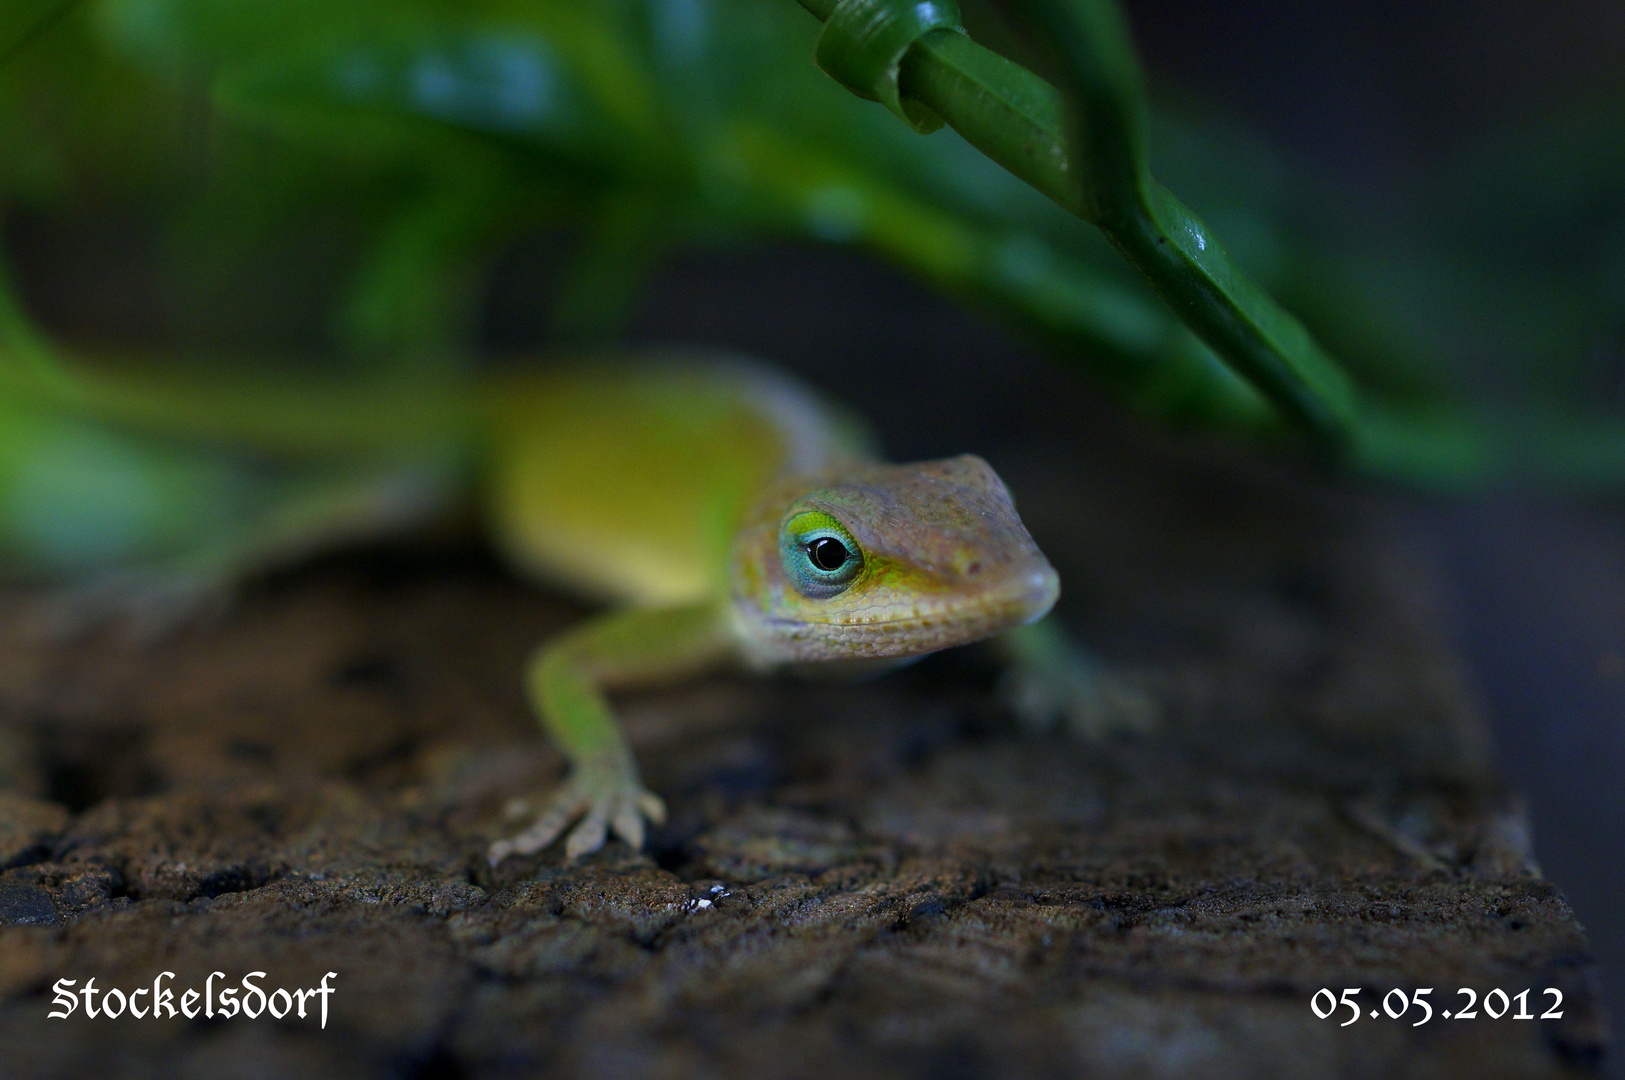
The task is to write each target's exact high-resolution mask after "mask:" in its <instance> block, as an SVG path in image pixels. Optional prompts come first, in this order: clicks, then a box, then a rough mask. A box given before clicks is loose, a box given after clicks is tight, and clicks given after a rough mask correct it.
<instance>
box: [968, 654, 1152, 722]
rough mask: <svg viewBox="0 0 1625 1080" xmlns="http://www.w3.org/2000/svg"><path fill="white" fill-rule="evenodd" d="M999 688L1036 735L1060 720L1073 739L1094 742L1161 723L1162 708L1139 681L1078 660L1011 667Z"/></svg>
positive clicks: (1094, 663) (1077, 657) (1073, 657)
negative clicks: (1117, 733) (1074, 737)
mask: <svg viewBox="0 0 1625 1080" xmlns="http://www.w3.org/2000/svg"><path fill="white" fill-rule="evenodd" d="M999 689H1000V692H1001V696H1003V697H1004V699H1005V701H1006V702H1007V703H1008V704H1009V705H1010V707H1011V708H1012V709H1013V710H1014V711H1015V713H1016V715H1017V716H1018V717H1019V718H1020V720H1021V722H1022V726H1023V727H1026V728H1028V729H1029V730H1031V731H1034V732H1039V733H1042V732H1045V731H1049V730H1051V729H1053V728H1054V727H1055V725H1056V723H1057V722H1059V721H1064V722H1065V723H1066V727H1067V730H1068V731H1070V732H1071V733H1072V734H1073V735H1075V736H1077V737H1078V738H1082V739H1090V740H1095V739H1101V738H1104V737H1106V736H1107V735H1110V734H1112V733H1113V732H1118V731H1131V732H1146V731H1149V730H1151V729H1152V728H1155V727H1156V726H1157V725H1158V723H1159V722H1160V721H1161V719H1162V708H1161V706H1160V705H1159V704H1158V703H1157V700H1156V698H1154V697H1153V696H1152V695H1151V694H1149V693H1147V692H1146V690H1145V689H1144V688H1142V687H1141V686H1139V685H1138V680H1134V679H1131V678H1128V677H1125V676H1124V675H1122V674H1120V673H1117V672H1113V671H1108V670H1106V669H1104V668H1103V667H1102V666H1101V665H1100V664H1098V663H1096V662H1093V661H1091V660H1088V659H1085V658H1084V657H1082V656H1076V655H1073V656H1068V657H1066V658H1065V659H1064V660H1062V661H1061V662H1059V663H1052V664H1046V665H1042V666H1019V667H1016V668H1013V669H1011V670H1010V671H1009V672H1007V673H1006V675H1005V678H1004V679H1003V681H1002V683H1001V685H1000V687H999Z"/></svg>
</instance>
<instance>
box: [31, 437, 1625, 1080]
mask: <svg viewBox="0 0 1625 1080" xmlns="http://www.w3.org/2000/svg"><path fill="white" fill-rule="evenodd" d="M1119 449H1121V450H1122V454H1121V455H1119V456H1117V457H1114V458H1112V459H1111V460H1109V461H1105V460H1102V459H1100V458H1097V457H1091V456H1089V455H1087V454H1084V453H1083V452H1081V451H1069V450H1063V449H1060V448H1058V447H1055V446H1035V447H1032V448H1030V450H1029V452H1028V453H1026V454H1024V455H1022V454H1013V455H1008V456H1007V458H1006V459H996V461H995V463H996V464H997V465H998V466H999V467H1000V469H1001V471H1002V472H1005V473H1007V474H1008V475H1010V476H1012V477H1013V480H1014V487H1015V489H1016V492H1017V495H1018V499H1019V500H1020V502H1021V505H1022V508H1023V512H1024V514H1025V515H1026V517H1027V518H1028V520H1029V522H1030V524H1031V525H1032V526H1033V531H1034V533H1035V535H1036V536H1037V537H1038V539H1039V540H1040V543H1041V544H1042V545H1043V546H1044V547H1045V549H1046V550H1047V551H1048V552H1050V553H1051V555H1052V557H1053V558H1054V561H1055V562H1056V563H1057V565H1058V568H1059V569H1060V570H1061V572H1062V576H1063V581H1064V582H1065V583H1066V589H1067V596H1066V598H1065V599H1064V601H1063V606H1064V609H1065V611H1066V613H1067V615H1068V617H1069V618H1070V620H1071V621H1072V622H1073V624H1074V625H1075V626H1077V627H1078V628H1079V630H1080V631H1081V632H1082V633H1083V634H1084V635H1085V636H1087V637H1088V638H1089V639H1090V640H1093V641H1094V642H1096V643H1097V644H1098V645H1099V647H1100V649H1101V650H1102V651H1103V652H1104V653H1105V654H1106V655H1107V656H1109V657H1110V658H1112V659H1113V661H1114V662H1116V663H1118V664H1119V665H1120V666H1121V667H1122V668H1123V670H1125V671H1127V672H1129V673H1130V674H1131V675H1133V676H1134V677H1137V678H1141V679H1143V680H1144V681H1145V682H1146V683H1147V685H1149V686H1151V687H1153V688H1154V689H1155V692H1156V693H1157V694H1158V696H1159V697H1160V698H1161V699H1162V700H1163V702H1164V703H1165V706H1166V709H1167V712H1168V717H1167V720H1166V722H1165V724H1164V725H1163V727H1162V728H1161V729H1160V730H1159V731H1157V732H1155V733H1152V734H1149V735H1144V736H1119V737H1116V738H1113V739H1110V740H1108V741H1106V742H1104V743H1100V744H1089V743H1082V742H1078V741H1075V740H1072V739H1069V738H1067V737H1065V736H1062V735H1053V736H1044V737H1029V736H1023V735H1022V734H1020V733H1019V732H1018V731H1017V730H1016V728H1015V725H1014V723H1013V722H1012V721H1011V719H1010V718H1009V717H1008V716H1007V715H1006V714H1005V713H1004V712H1003V710H1002V709H1001V708H1000V707H999V705H998V703H997V699H996V697H995V695H994V694H993V692H992V684H993V679H994V673H993V672H992V670H991V669H990V668H989V667H987V666H986V661H985V660H984V659H980V658H978V657H977V656H976V655H975V654H974V653H972V652H964V653H962V654H958V655H950V656H944V657H940V658H934V659H932V660H929V661H926V662H924V663H922V664H920V665H918V666H917V667H915V668H912V669H910V670H908V671H907V672H904V673H902V674H900V675H897V676H894V677H891V678H888V679H885V680H881V681H878V682H874V683H870V684H864V685H858V686H845V685H839V684H821V683H796V682H791V681H782V682H780V681H757V682H753V681H749V680H745V679H730V678H719V679H714V680H709V681H706V682H703V683H698V684H695V685H691V686H685V687H680V688H674V689H671V690H668V691H663V692H659V693H651V694H645V695H640V696H636V697H629V698H627V699H626V700H625V701H624V703H623V704H624V709H625V714H626V716H627V719H628V724H629V727H630V730H631V733H632V737H633V740H634V743H635V745H636V747H637V751H638V754H639V757H640V759H641V760H642V761H643V762H644V764H645V772H646V776H647V778H648V780H649V781H650V783H651V784H652V786H653V787H654V788H655V789H656V790H659V791H661V792H662V793H664V794H665V795H666V796H667V798H668V801H669V802H670V804H671V807H672V811H673V819H672V822H671V824H670V825H669V826H668V827H666V828H665V829H663V830H661V831H660V832H659V833H658V834H657V835H656V836H655V838H654V842H653V845H652V849H651V851H650V852H649V853H648V854H647V855H643V856H634V855H631V854H629V853H627V852H626V851H625V850H624V849H623V848H620V847H617V846H612V847H611V848H610V849H608V850H606V851H605V852H604V853H602V854H601V855H599V856H597V857H594V858H592V859H590V860H588V861H586V862H585V863H583V864H582V865H579V866H575V867H567V866H564V865H561V863H560V861H559V859H558V857H557V856H556V855H552V854H544V855H543V856H539V857H536V858H532V859H528V860H514V861H511V862H509V863H507V864H504V865H503V866H502V867H501V869H500V870H499V871H496V872H493V871H491V870H490V869H489V868H487V867H486V866H485V865H484V864H483V862H482V860H481V852H482V851H483V848H484V845H485V844H486V843H487V841H488V840H489V839H490V838H492V837H493V836H494V835H498V834H499V833H501V831H502V830H503V829H504V828H510V827H511V826H508V825H506V824H505V823H504V821H503V807H504V804H505V803H506V802H508V800H510V799H511V798H512V797H514V796H516V795H520V794H523V793H524V792H526V791H527V790H534V789H537V788H540V787H543V786H545V785H546V784H547V783H549V782H550V781H551V779H552V778H553V777H555V776H556V775H557V774H558V771H559V770H560V768H561V762H560V760H559V759H558V757H557V756H556V755H555V754H554V753H553V752H552V751H550V750H548V749H547V748H545V747H544V746H543V745H542V744H541V743H540V741H539V739H538V738H537V737H536V736H535V734H534V733H533V730H532V726H531V724H530V721H529V720H528V718H527V717H526V715H525V709H524V706H523V703H522V701H521V699H520V696H519V685H518V672H519V668H520V664H521V662H522V659H523V657H524V655H525V654H526V652H527V651H528V649H529V648H530V646H531V645H532V643H533V642H535V641H536V640H538V639H539V638H540V637H541V636H543V635H545V634H547V633H549V632H551V631H552V630H554V629H556V628H557V627H559V626H562V625H564V624H565V623H566V622H567V621H568V620H570V619H571V618H574V617H576V616H577V614H578V611H577V609H574V608H572V607H570V606H568V605H567V604H565V603H563V602H561V601H558V600H555V599H552V598H550V597H547V596H545V595H541V594H538V593H536V592H535V591H533V590H531V589H529V588H527V587H525V586H523V585H521V584H519V583H517V582H516V581H515V580H513V579H512V578H510V577H508V576H507V575H505V574H504V573H503V572H502V571H501V570H500V569H499V568H497V567H496V566H495V565H493V564H492V563H491V562H490V561H489V560H488V559H486V558H485V557H484V556H482V555H480V554H479V553H478V552H477V551H471V550H469V549H467V548H465V547H462V546H458V545H457V544H451V545H449V546H448V545H447V544H445V543H442V542H440V541H435V540H430V539H424V540H421V541H416V542H413V543H411V544H408V545H404V546H402V547H399V548H390V549H377V550H370V551H365V552H355V553H350V554H346V555H343V556H339V557H335V558H332V559H329V560H325V561H322V562H319V563H315V564H312V565H308V566H305V567H303V568H300V569H297V570H295V571H292V572H290V573H287V574H285V575H281V576H279V577H276V578H274V579H272V580H269V581H264V582H259V583H256V584H253V585H251V586H250V587H249V588H248V589H247V590H246V592H245V595H244V596H243V598H242V600H241V603H240V604H239V606H238V608H237V609H236V610H235V611H234V612H233V613H232V614H230V615H229V616H228V617H227V618H225V619H224V620H222V621H220V622H218V623H215V624H210V625H207V626H196V627H192V628H189V629H187V630H185V631H183V632H181V633H179V634H178V635H175V636H173V637H170V638H168V639H165V640H161V641H158V642H154V643H146V644H143V643H139V642H135V641H131V640H129V639H128V638H127V637H125V636H122V635H121V634H120V633H118V632H116V631H108V632H105V633H101V634H98V635H96V636H94V637H91V638H88V639H85V640H82V641H78V642H71V643H52V642H49V641H41V640H37V639H34V638H31V637H29V636H28V634H27V633H26V626H25V622H26V620H25V618H24V615H23V610H24V607H25V605H22V604H20V603H19V604H13V605H11V607H10V608H8V610H9V611H10V612H11V614H10V615H8V616H6V617H5V622H4V624H3V626H0V633H3V635H4V647H3V649H0V708H3V713H0V774H3V775H5V776H6V777H8V778H9V781H10V785H11V787H12V793H11V794H8V795H6V796H5V797H4V801H0V848H3V850H0V866H4V867H7V869H5V870H4V872H3V873H0V922H4V923H5V924H6V925H0V1073H3V1074H4V1075H6V1076H16V1077H35V1076H42V1077H43V1076H51V1075H78V1076H84V1075H101V1076H105V1077H109V1078H114V1077H143V1076H203V1075H254V1076H283V1075H287V1076H293V1075H298V1076H306V1077H326V1076H335V1077H337V1076H369V1075H370V1076H463V1077H500V1076H509V1075H532V1074H542V1075H557V1076H561V1077H640V1076H648V1077H702V1076H703V1077H713V1076H717V1077H741V1078H744V1077H758V1076H764V1075H776V1076H788V1077H800V1076H806V1077H815V1076H834V1075H841V1076H846V1077H853V1078H866V1077H876V1078H879V1077H945V1078H946V1077H971V1076H999V1077H1025V1076H1031V1077H1070V1076H1080V1075H1089V1076H1105V1077H1115V1076H1122V1077H1186V1076H1189V1077H1204V1078H1215V1077H1253V1076H1258V1077H1293V1076H1303V1077H1328V1076H1350V1077H1354V1076H1435V1075H1439V1076H1443V1075H1474V1076H1506V1077H1545V1076H1560V1075H1568V1074H1570V1073H1575V1072H1579V1073H1588V1072H1593V1071H1595V1070H1597V1069H1598V1068H1599V1067H1600V1065H1599V1063H1600V1059H1601V1053H1602V1045H1603V1031H1602V1023H1601V1019H1600V1014H1599V1009H1598V1006H1597V997H1596V992H1595V990H1594V988H1593V981H1594V976H1593V973H1592V969H1591V965H1590V960H1589V957H1588V955H1587V945H1586V942H1585V939H1584V937H1583V934H1582V932H1581V930H1580V928H1579V927H1578V926H1577V924H1576V923H1575V922H1574V920H1573V918H1572V916H1571V914H1570V912H1569V909H1568V907H1567V905H1566V904H1565V902H1564V900H1563V898H1562V896H1561V895H1560V893H1559V892H1558V891H1557V889H1556V888H1555V887H1554V886H1553V885H1551V884H1550V883H1548V882H1546V881H1544V880H1543V879H1542V878H1541V877H1540V875H1539V873H1538V870H1537V869H1536V868H1535V867H1534V865H1533V863H1532V861H1531V859H1530V856H1529V847H1528V832H1527V827H1526V825H1525V823H1524V819H1523V817H1522V815H1521V812H1520V810H1519V808H1518V804H1517V801H1516V799H1515V798H1513V797H1512V796H1511V795H1509V794H1508V793H1507V792H1505V791H1504V790H1503V788H1502V786H1501V785H1500V784H1499V783H1498V782H1497V781H1496V779H1495V778H1494V776H1493V775H1492V774H1491V773H1490V772H1489V770H1488V768H1487V766H1486V764H1485V762H1486V760H1487V753H1486V748H1485V746H1484V745H1483V736H1482V732H1481V728H1480V725H1479V722H1478V719H1477V717H1476V716H1475V714H1474V712H1473V707H1472V703H1471V700H1470V696H1469V695H1468V694H1467V693H1466V692H1465V691H1464V689H1463V684H1462V680H1461V679H1460V677H1459V675H1458V673H1457V672H1456V670H1455V662H1454V660H1453V658H1452V655H1451V653H1450V651H1449V649H1448V648H1447V647H1446V645H1445V644H1444V643H1442V642H1441V641H1440V640H1439V638H1438V635H1437V631H1436V627H1437V625H1438V623H1439V620H1438V619H1437V617H1436V614H1435V612H1434V611H1433V610H1432V608H1431V607H1430V603H1431V601H1430V599H1429V590H1428V581H1429V576H1428V574H1427V572H1426V568H1425V567H1418V566H1415V565H1412V563H1411V562H1410V556H1409V555H1408V552H1407V548H1406V545H1405V544H1404V543H1403V539H1404V532H1403V528H1402V522H1403V516H1402V515H1401V514H1399V513H1398V512H1397V511H1396V509H1395V508H1394V507H1392V506H1389V505H1387V504H1385V503H1383V502H1381V501H1379V500H1376V499H1374V498H1373V497H1370V496H1368V495H1365V494H1362V493H1359V492H1352V491H1332V490H1325V489H1322V488H1319V487H1316V486H1315V485H1313V484H1310V483H1308V482H1305V481H1301V480H1295V479H1292V478H1281V477H1275V476H1269V475H1262V474H1260V473H1259V472H1258V471H1257V470H1256V469H1255V468H1254V467H1252V466H1249V465H1247V464H1245V463H1232V464H1228V465H1222V466H1221V465H1204V464H1201V463H1200V460H1201V459H1200V458H1199V456H1197V455H1194V454H1179V453H1174V454H1169V453H1163V452H1161V451H1151V450H1147V449H1146V448H1144V447H1139V448H1135V447H1133V446H1128V447H1126V448H1119ZM1136 454H1138V455H1140V456H1139V457H1138V458H1136V457H1135V455H1136ZM1124 455H1126V458H1125V457H1124ZM19 792H21V794H18V793H19ZM70 811H71V814H70V813H69V812H70ZM166 969H167V970H172V971H175V972H176V973H177V976H178V977H177V979H176V980H175V982H176V984H177V985H178V986H185V985H199V986H201V985H202V982H203V980H204V979H205V978H206V977H207V974H208V973H209V972H210V971H214V970H219V971H222V972H225V973H226V974H227V976H228V977H229V978H230V979H231V980H236V979H237V978H240V976H241V975H242V974H243V973H245V972H248V971H254V970H263V971H265V972H267V977H266V979H265V983H266V985H267V986H285V987H308V986H312V985H314V983H315V981H316V980H317V979H318V978H319V977H320V975H321V973H322V972H324V971H329V970H331V971H336V972H338V979H337V980H336V985H337V992H336V994H335V996H334V998H333V999H332V1001H333V1006H332V1020H331V1022H330V1024H329V1027H328V1028H327V1030H326V1031H320V1030H317V1029H316V1027H315V1026H314V1024H313V1023H311V1022H310V1021H306V1022H303V1023H288V1022H283V1023H272V1022H269V1021H268V1020H266V1019H263V1018H262V1019H260V1020H257V1021H246V1020H242V1019H236V1020H231V1021H221V1022H216V1023H214V1024H203V1023H188V1022H184V1021H180V1020H166V1021H162V1022H153V1021H150V1020H147V1021H132V1020H129V1019H122V1020H118V1021H107V1020H95V1021H87V1020H84V1019H82V1018H75V1019H72V1020H69V1021H65V1022H63V1021H51V1020H47V1019H46V1018H45V1013H46V1012H47V1011H48V1010H49V1009H50V1007H51V1006H50V1004H49V1002H50V998H51V994H50V990H49V987H50V985H51V983H52V982H53V981H54V980H56V979H58V978H61V977H77V978H80V979H81V980H82V979H83V978H85V977H87V976H96V977H97V978H98V985H99V986H103V987H106V986H117V987H122V988H126V989H128V988H133V987H135V986H137V985H141V984H145V983H148V982H150V980H151V979H152V978H153V976H154V975H155V974H156V973H157V972H159V971H162V970H166ZM1548 986H1551V987H1555V988H1558V989H1560V990H1561V991H1562V992H1563V994H1564V1009H1565V1012H1564V1017H1563V1019H1562V1020H1560V1021H1514V1020H1511V1019H1502V1020H1490V1019H1487V1018H1484V1017H1483V1016H1482V1014H1481V1015H1480V1018H1479V1019H1477V1020H1473V1021H1447V1020H1443V1019H1442V1018H1439V1019H1435V1020H1433V1021H1432V1022H1431V1023H1428V1024H1425V1025H1423V1026H1421V1027H1415V1028H1413V1027H1411V1026H1409V1022H1410V1020H1411V1019H1412V1017H1413V1016H1414V1015H1416V1014H1414V1013H1413V1014H1412V1016H1408V1017H1407V1018H1406V1020H1404V1021H1393V1020H1389V1019H1387V1018H1385V1017H1384V1018H1380V1019H1376V1020H1373V1019H1371V1018H1370V1016H1369V1015H1366V1016H1364V1017H1363V1018H1362V1019H1361V1020H1360V1021H1359V1022H1358V1023H1356V1024H1354V1025H1352V1026H1350V1027H1348V1028H1340V1027H1339V1026H1337V1025H1338V1024H1339V1023H1340V1022H1341V1020H1342V1019H1344V1018H1345V1017H1346V1013H1344V1014H1339V1016H1338V1017H1337V1019H1335V1020H1320V1019H1317V1018H1316V1017H1315V1016H1314V1015H1313V1014H1312V1013H1311V1011H1310V1008H1309V1002H1310V997H1311V995H1312V994H1314V992H1315V991H1317V990H1319V989H1320V988H1322V987H1328V988H1331V989H1332V990H1333V991H1334V993H1338V994H1340V993H1341V992H1342V990H1343V989H1344V988H1346V987H1360V988H1362V993H1361V995H1360V1000H1361V1002H1362V1004H1363V1005H1364V1006H1365V1007H1366V1008H1367V1009H1368V1010H1369V1009H1370V1008H1374V1007H1380V1003H1381V1001H1382V998H1383V995H1384V994H1385V993H1387V991H1388V990H1390V989H1392V988H1396V987H1397V988H1400V989H1403V990H1406V991H1409V990H1411V989H1414V988H1417V987H1433V988H1435V989H1434V994H1433V1003H1434V1006H1435V1008H1453V1007H1455V1006H1456V1005H1457V1003H1458V1001H1459V999H1458V998H1457V996H1456V993H1455V990H1456V988H1457V987H1472V988H1474V989H1475V990H1477V991H1478V993H1479V994H1480V995H1482V994H1484V993H1485V992H1487V991H1488V990H1490V989H1491V988H1494V987H1500V988H1503V989H1504V990H1506V991H1507V992H1509V993H1516V992H1517V991H1519V990H1522V989H1524V988H1526V987H1532V988H1535V993H1534V994H1532V995H1531V1001H1532V1003H1538V1007H1540V1008H1544V1007H1545V1005H1546V1004H1547V1002H1548V1001H1549V999H1548V998H1545V997H1542V995H1541V994H1540V992H1539V991H1540V989H1541V988H1544V987H1548Z"/></svg>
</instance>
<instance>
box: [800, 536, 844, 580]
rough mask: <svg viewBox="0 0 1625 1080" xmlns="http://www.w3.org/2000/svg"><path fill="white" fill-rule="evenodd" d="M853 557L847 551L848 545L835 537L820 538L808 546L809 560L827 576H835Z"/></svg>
mask: <svg viewBox="0 0 1625 1080" xmlns="http://www.w3.org/2000/svg"><path fill="white" fill-rule="evenodd" d="M851 557H852V553H851V552H850V551H848V550H846V545H845V544H843V543H841V542H840V541H839V540H837V539H835V537H833V536H820V537H819V538H818V539H817V540H814V541H813V542H812V543H810V544H808V545H807V558H809V559H811V560H812V564H813V566H815V567H817V568H818V569H820V570H822V571H823V572H824V573H826V574H833V573H834V572H835V571H837V570H839V569H840V568H841V567H843V566H845V565H846V560H848V559H850V558H851Z"/></svg>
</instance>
